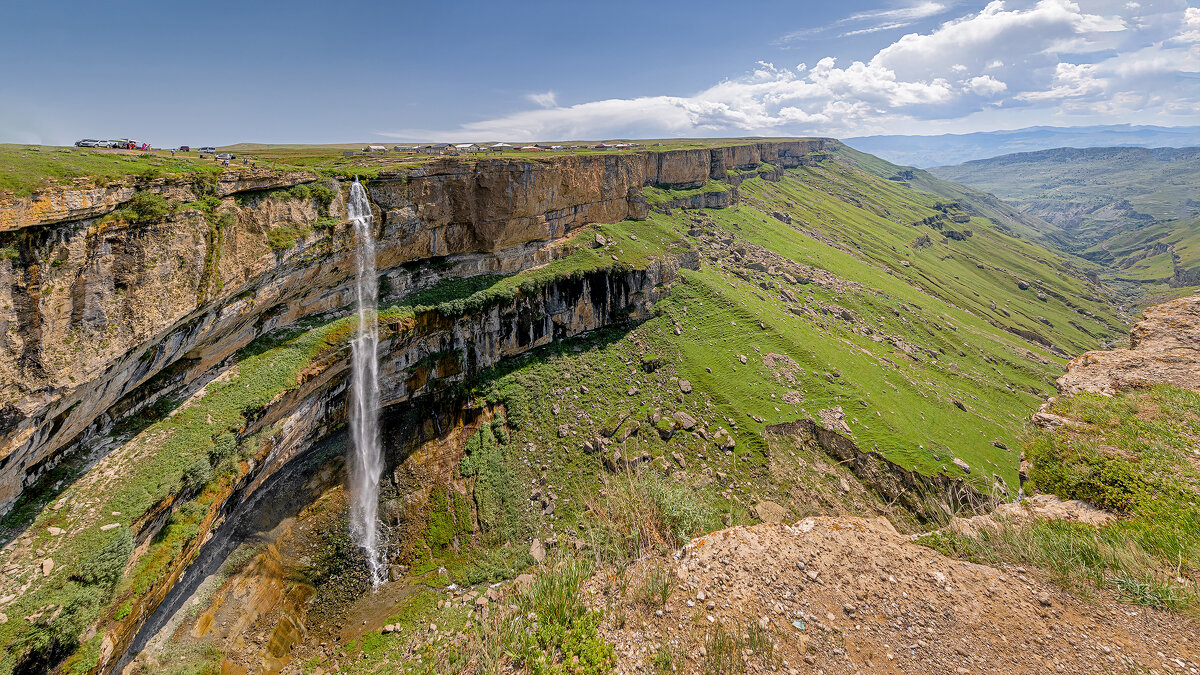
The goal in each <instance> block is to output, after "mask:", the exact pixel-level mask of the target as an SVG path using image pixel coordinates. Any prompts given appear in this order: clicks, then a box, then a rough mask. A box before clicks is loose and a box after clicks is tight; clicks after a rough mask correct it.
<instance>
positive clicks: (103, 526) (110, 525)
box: [100, 523, 121, 532]
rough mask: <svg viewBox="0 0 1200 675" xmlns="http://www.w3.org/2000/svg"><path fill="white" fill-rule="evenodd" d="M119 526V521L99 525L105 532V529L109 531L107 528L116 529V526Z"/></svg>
mask: <svg viewBox="0 0 1200 675" xmlns="http://www.w3.org/2000/svg"><path fill="white" fill-rule="evenodd" d="M120 526H121V524H120V523H109V524H107V525H101V526H100V529H101V530H102V531H104V532H107V531H109V530H115V529H117V528H118V527H120Z"/></svg>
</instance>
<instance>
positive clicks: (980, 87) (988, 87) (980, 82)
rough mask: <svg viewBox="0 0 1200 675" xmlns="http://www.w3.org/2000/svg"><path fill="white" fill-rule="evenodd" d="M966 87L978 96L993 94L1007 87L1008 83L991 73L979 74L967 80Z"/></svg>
mask: <svg viewBox="0 0 1200 675" xmlns="http://www.w3.org/2000/svg"><path fill="white" fill-rule="evenodd" d="M967 89H969V90H971V91H972V92H974V93H976V94H979V95H980V96H995V95H996V94H999V93H1000V92H1002V91H1004V90H1006V89H1008V85H1007V84H1005V83H1003V82H1001V81H1000V80H997V79H996V78H994V77H992V76H991V75H980V76H978V77H972V78H971V79H969V80H967Z"/></svg>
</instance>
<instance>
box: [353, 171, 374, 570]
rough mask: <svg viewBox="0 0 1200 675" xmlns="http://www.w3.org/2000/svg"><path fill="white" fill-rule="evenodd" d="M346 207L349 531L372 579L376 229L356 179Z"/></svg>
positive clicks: (363, 191)
mask: <svg viewBox="0 0 1200 675" xmlns="http://www.w3.org/2000/svg"><path fill="white" fill-rule="evenodd" d="M346 212H347V214H348V215H349V216H350V220H352V221H354V236H355V238H356V239H357V240H358V246H357V249H356V250H357V255H356V258H355V262H356V264H357V275H356V277H355V283H354V291H355V301H356V304H357V309H358V328H357V330H356V331H355V334H354V341H353V342H352V343H351V345H350V364H351V372H350V386H351V389H352V391H351V394H350V437H351V440H352V441H353V442H354V448H353V456H352V457H351V462H350V535H351V536H352V537H353V538H354V541H355V543H357V544H358V545H359V546H361V547H362V548H363V551H364V552H365V553H366V555H367V564H368V565H369V566H370V568H371V583H372V584H373V585H375V586H378V585H379V584H380V582H382V581H383V563H382V561H381V560H380V552H379V524H378V522H377V521H378V519H377V511H378V506H379V477H380V475H381V474H382V473H383V453H382V451H381V450H380V447H379V358H378V356H377V355H376V348H377V346H378V344H379V323H378V320H377V317H376V314H377V311H378V302H379V281H378V279H376V277H375V233H374V227H373V223H372V216H371V202H370V201H368V200H367V191H366V190H364V189H363V186H362V185H361V184H359V182H358V180H357V179H356V180H355V181H354V184H353V185H351V186H350V200H349V201H348V202H347V203H346Z"/></svg>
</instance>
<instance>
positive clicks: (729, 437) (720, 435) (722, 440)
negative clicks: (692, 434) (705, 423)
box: [713, 428, 737, 450]
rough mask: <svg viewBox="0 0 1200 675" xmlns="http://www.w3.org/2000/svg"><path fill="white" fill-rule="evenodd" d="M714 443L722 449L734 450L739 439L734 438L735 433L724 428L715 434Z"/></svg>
mask: <svg viewBox="0 0 1200 675" xmlns="http://www.w3.org/2000/svg"><path fill="white" fill-rule="evenodd" d="M713 443H715V444H716V445H717V447H718V448H720V449H722V450H732V449H733V448H734V446H736V445H737V441H735V440H733V434H731V433H729V432H728V431H727V430H725V429H724V428H721V429H718V430H717V433H715V434H713Z"/></svg>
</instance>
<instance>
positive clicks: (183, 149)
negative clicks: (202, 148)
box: [179, 145, 192, 152]
mask: <svg viewBox="0 0 1200 675" xmlns="http://www.w3.org/2000/svg"><path fill="white" fill-rule="evenodd" d="M179 151H180V152H191V151H192V149H191V148H190V147H188V146H186V145H181V146H179Z"/></svg>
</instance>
